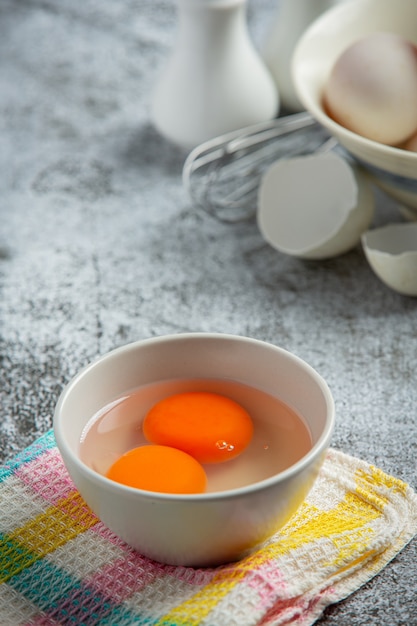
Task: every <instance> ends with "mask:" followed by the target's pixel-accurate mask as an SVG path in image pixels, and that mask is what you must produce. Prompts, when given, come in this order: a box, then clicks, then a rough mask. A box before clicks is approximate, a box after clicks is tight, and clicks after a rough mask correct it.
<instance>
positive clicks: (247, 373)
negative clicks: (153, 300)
mask: <svg viewBox="0 0 417 626" xmlns="http://www.w3.org/2000/svg"><path fill="white" fill-rule="evenodd" d="M172 380H174V381H175V380H179V381H183V382H184V381H185V382H187V381H196V380H197V381H202V383H204V382H205V381H209V382H210V381H211V382H212V381H223V382H224V383H227V384H229V383H231V382H232V383H233V384H236V385H242V386H244V387H245V388H246V387H247V388H250V389H252V390H253V389H254V390H257V391H261V392H262V393H266V394H270V395H271V396H274V397H275V398H278V399H279V401H280V402H282V403H285V405H286V406H287V407H290V409H291V411H294V412H295V413H296V414H297V415H298V416H300V418H301V419H302V422H303V424H304V426H305V427H306V428H307V429H308V432H309V437H311V441H310V444H309V446H308V449H307V450H306V451H305V452H304V453H303V454H302V455H301V456H300V458H297V459H296V460H295V461H294V462H293V463H291V464H290V465H289V466H288V467H283V468H282V470H281V471H279V472H277V473H274V474H272V475H270V476H267V477H265V478H263V479H261V480H258V479H254V481H253V482H250V481H249V482H247V483H246V484H244V485H242V486H240V487H235V488H226V489H224V490H220V489H219V490H217V491H216V490H215V491H211V492H207V493H197V494H181V493H180V494H169V493H157V492H152V491H146V490H143V489H137V488H133V487H129V486H127V485H124V484H121V483H119V482H115V481H113V480H110V479H109V478H107V477H106V475H103V474H101V473H100V472H99V471H96V470H95V469H93V468H92V467H91V466H90V465H89V464H87V463H86V462H84V461H83V460H82V459H81V455H80V446H81V441H82V439H83V436H84V433H85V430H86V428H87V427H88V424H89V422H90V421H91V419H92V417H93V416H94V415H97V414H99V413H100V411H102V410H103V407H105V406H108V405H109V404H111V403H113V402H114V401H115V399H117V398H120V397H122V396H125V395H126V394H129V393H131V391H132V390H133V389H137V388H140V387H141V386H146V385H150V384H159V383H163V382H164V381H172ZM211 382H210V384H211ZM242 388H243V387H242ZM238 400H239V401H240V398H238ZM245 402H246V400H244V401H243V402H242V406H244V404H245ZM261 417H262V419H268V420H269V421H268V424H269V426H268V428H270V429H272V430H271V431H270V432H272V433H273V432H274V430H275V429H278V427H279V425H280V419H281V418H280V417H279V416H278V415H277V414H271V415H269V416H264V415H263V416H261ZM140 419H141V418H140V407H139V413H138V420H140ZM281 426H282V425H281ZM258 427H259V424H257V423H256V420H255V416H254V438H255V435H256V429H257V428H258ZM333 427H334V402H333V399H332V395H331V393H330V390H329V388H328V386H327V384H326V382H325V381H324V380H323V378H322V377H321V376H320V375H319V374H318V373H317V372H316V371H315V370H314V369H313V368H312V367H311V366H309V365H308V364H307V363H305V362H304V361H303V360H301V359H300V358H298V357H297V356H295V355H294V354H291V353H290V352H288V351H286V350H284V349H282V348H280V347H277V346H275V345H272V344H269V343H265V342H263V341H258V340H255V339H251V338H246V337H241V336H234V335H227V334H215V333H186V334H178V335H170V336H163V337H156V338H152V339H147V340H143V341H138V342H135V343H132V344H128V345H126V346H123V347H120V348H117V349H115V350H113V351H112V352H110V353H108V354H105V355H104V356H102V357H100V358H99V359H97V360H96V361H95V362H93V363H92V364H90V365H88V366H87V367H86V368H84V369H83V370H82V371H80V372H79V373H78V374H77V375H76V376H75V378H74V379H73V380H72V381H71V382H70V383H69V384H68V385H67V387H66V388H65V389H64V391H63V392H62V394H61V397H60V399H59V401H58V404H57V407H56V410H55V414H54V432H55V437H56V441H57V445H58V448H59V450H60V452H61V455H62V457H63V460H64V463H65V465H66V467H67V469H68V472H69V474H70V476H71V477H72V479H73V481H74V483H75V485H76V487H77V488H78V490H79V492H80V494H81V495H82V497H83V498H84V499H85V501H86V502H87V504H88V505H89V506H90V508H91V509H92V510H93V512H94V513H95V514H96V515H97V516H98V518H99V519H100V520H101V521H102V522H103V523H104V524H105V525H107V526H108V527H109V528H110V529H111V530H112V531H113V532H114V533H115V534H116V535H118V536H119V537H120V538H122V539H123V540H124V541H126V542H127V543H128V544H129V545H131V546H132V547H133V548H135V549H136V550H138V551H139V552H140V553H141V554H143V555H145V556H147V557H150V558H153V559H156V560H158V561H160V562H163V563H169V564H175V565H185V566H212V565H217V564H220V563H226V562H229V561H234V560H236V559H239V558H242V557H244V556H245V555H247V554H248V553H250V552H251V551H253V550H255V549H256V548H257V547H258V546H259V545H260V544H262V542H264V541H265V540H266V539H268V538H269V537H271V536H272V535H273V534H274V533H275V532H276V531H277V530H278V529H279V528H281V527H282V526H283V525H284V524H285V523H286V522H287V521H288V520H289V518H290V517H291V516H292V515H293V514H294V512H295V511H296V509H297V508H298V507H299V506H300V504H301V503H302V501H303V500H304V498H305V496H306V494H307V493H308V491H309V490H310V488H311V487H312V485H313V483H314V481H315V479H316V477H317V475H318V472H319V469H320V466H321V464H322V462H323V460H324V457H325V453H326V450H327V448H328V446H329V444H330V440H331V435H332V431H333ZM289 436H290V435H289ZM292 441H293V444H294V446H295V445H296V444H297V440H294V439H293V440H292ZM283 445H284V444H283ZM261 447H262V448H264V449H265V450H266V449H267V448H268V441H267V440H266V441H265V442H263V445H262V446H261ZM284 452H285V450H284V449H283V450H282V454H284ZM268 453H271V454H272V455H279V452H276V451H274V450H273V449H271V450H270V451H269V452H268ZM244 454H245V452H242V454H241V457H242V458H243V455H244ZM277 458H278V457H277ZM271 459H274V457H271ZM232 462H233V461H227V463H232ZM224 465H226V463H224ZM254 470H255V468H254ZM254 475H255V474H254Z"/></svg>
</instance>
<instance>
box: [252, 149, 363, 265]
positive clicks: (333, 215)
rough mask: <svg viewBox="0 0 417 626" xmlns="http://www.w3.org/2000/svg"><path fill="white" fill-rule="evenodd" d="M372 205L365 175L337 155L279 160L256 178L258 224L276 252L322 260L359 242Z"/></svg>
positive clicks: (327, 153) (340, 252)
mask: <svg viewBox="0 0 417 626" xmlns="http://www.w3.org/2000/svg"><path fill="white" fill-rule="evenodd" d="M374 205H375V202H374V195H373V191H372V188H371V185H370V184H369V182H368V180H367V178H366V176H365V174H364V173H363V172H361V171H360V170H359V169H358V168H357V167H355V166H354V165H351V164H350V163H349V162H348V161H347V160H346V159H344V158H342V157H340V156H339V155H337V154H335V153H333V152H326V153H324V154H313V155H310V156H302V157H298V158H292V159H282V160H279V161H277V162H276V163H274V164H273V165H272V166H271V167H270V168H269V169H268V170H267V172H266V174H265V175H264V176H263V178H262V181H261V185H260V188H259V196H258V213H257V218H258V226H259V230H260V231H261V233H262V235H263V237H264V239H265V240H266V241H267V242H268V243H269V244H270V245H271V246H273V247H274V248H276V249H277V250H279V251H280V252H283V253H285V254H290V255H292V256H297V257H300V258H304V259H328V258H331V257H334V256H337V255H339V254H343V253H344V252H347V251H348V250H350V249H351V248H353V247H354V246H356V245H357V244H358V243H359V241H360V238H361V235H362V233H363V232H364V231H365V230H366V229H367V228H368V227H369V224H370V223H371V219H372V216H373V213H374Z"/></svg>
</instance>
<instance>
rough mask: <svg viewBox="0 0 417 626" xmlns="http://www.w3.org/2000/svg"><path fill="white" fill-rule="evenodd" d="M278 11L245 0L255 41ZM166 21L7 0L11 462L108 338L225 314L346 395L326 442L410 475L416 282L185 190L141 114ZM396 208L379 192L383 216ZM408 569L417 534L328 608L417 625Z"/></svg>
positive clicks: (2, 243)
mask: <svg viewBox="0 0 417 626" xmlns="http://www.w3.org/2000/svg"><path fill="white" fill-rule="evenodd" d="M275 8H276V2H274V0H252V1H251V2H249V20H250V27H251V31H252V33H253V37H254V38H255V39H256V41H257V42H259V41H260V40H261V37H262V35H263V33H264V31H265V28H266V25H267V24H268V21H269V19H270V16H271V14H272V12H273V11H274V10H275ZM174 26H175V14H174V3H173V2H171V1H168V0H152V2H150V1H149V0H124V1H123V2H114V1H111V0H100V1H99V0H59V1H56V0H20V1H19V2H16V0H2V2H1V6H0V125H1V130H0V159H1V166H0V171H1V175H0V186H1V203H0V215H1V218H0V381H1V382H0V385H1V388H0V401H1V405H0V406H1V412H0V454H1V458H0V460H5V459H8V458H10V457H11V456H13V455H14V454H15V453H16V452H17V451H19V450H21V449H22V448H23V447H25V446H26V445H28V444H29V443H31V442H32V441H33V440H34V439H35V438H36V437H37V435H39V434H42V433H43V432H45V431H46V430H47V429H49V428H50V426H51V419H52V414H53V410H54V405H55V402H56V400H57V397H58V395H59V393H60V391H61V390H62V388H63V386H64V384H65V383H66V382H67V381H68V380H69V379H70V377H71V376H73V375H74V374H75V373H76V372H77V370H78V369H79V368H80V367H81V366H83V365H85V364H86V363H87V362H89V361H90V360H92V359H93V358H95V357H96V356H97V355H99V354H102V353H104V352H106V351H108V350H110V349H111V348H114V347H116V346H119V345H121V344H124V343H127V342H130V341H134V340H137V339H141V338H145V337H149V336H153V335H160V334H165V333H172V332H181V331H219V332H228V333H236V334H244V335H249V336H251V337H255V338H258V339H263V340H266V341H270V342H273V343H276V344H279V345H281V346H283V347H285V348H287V349H289V350H292V351H294V352H295V353H296V354H297V355H299V356H300V357H302V358H304V359H305V360H307V361H308V362H309V363H310V364H311V365H313V366H314V367H315V368H316V369H317V370H318V371H319V372H320V373H321V374H322V375H323V376H324V378H326V379H327V381H328V383H329V386H330V388H331V390H332V392H333V395H334V398H335V403H336V410H337V426H336V430H335V434H334V439H333V445H334V447H336V448H339V449H341V450H343V451H345V452H347V453H350V454H354V455H356V456H360V457H362V458H364V459H366V460H367V461H369V462H372V463H375V464H376V465H378V466H379V467H381V468H382V469H383V470H385V471H387V472H389V473H392V474H394V475H396V476H397V477H399V478H401V479H403V480H405V481H406V482H408V483H410V484H411V485H412V486H413V487H414V488H416V487H417V479H416V464H415V458H416V440H417V428H416V424H417V359H416V353H417V299H413V298H407V297H402V296H400V295H398V294H396V293H394V292H392V291H390V290H389V289H388V288H387V287H385V286H384V285H383V284H382V283H381V282H380V281H379V280H378V279H377V278H376V277H375V275H374V274H373V273H372V272H371V270H370V268H369V266H368V265H367V263H366V261H365V258H364V255H363V252H362V250H361V249H360V247H358V248H357V249H355V250H353V251H351V252H350V253H348V254H345V255H344V256H342V257H339V258H337V259H334V260H331V261H326V262H303V261H300V260H297V259H294V258H290V257H286V256H284V255H281V254H280V253H278V252H276V251H274V250H273V249H272V248H271V247H269V246H268V245H267V244H266V243H265V242H264V241H263V240H262V238H261V236H260V233H259V231H258V229H257V227H256V224H255V223H254V222H248V223H241V224H237V225H226V224H222V223H220V222H217V221H216V220H214V219H213V218H211V217H209V216H208V215H206V214H205V213H204V212H202V211H201V210H196V209H195V208H194V207H193V206H192V205H191V203H190V201H189V200H188V198H187V196H186V194H185V192H184V189H183V186H182V181H181V170H182V165H183V162H184V158H185V156H186V155H185V154H184V153H183V152H182V151H181V150H179V149H177V148H175V147H172V146H170V145H168V144H167V143H166V142H165V141H164V140H163V139H162V138H161V137H159V136H158V134H157V133H156V132H155V130H154V129H153V128H152V125H151V123H150V120H149V97H150V94H151V92H152V89H153V85H154V83H155V77H156V73H157V71H158V69H159V68H160V67H162V65H163V63H164V61H165V59H166V57H167V55H168V54H169V50H170V46H171V43H172V41H173V34H174ZM400 219H401V218H400V217H399V213H398V211H397V208H396V207H395V205H394V204H393V203H392V202H391V201H390V200H388V199H387V198H385V197H383V196H382V194H378V199H377V212H376V216H375V221H374V223H375V224H383V223H386V222H389V221H394V220H395V221H399V220H400ZM416 580H417V544H416V542H415V541H413V542H412V543H411V544H410V545H409V546H408V547H407V548H406V549H405V550H404V551H403V552H402V553H401V554H400V555H399V556H398V557H397V558H396V559H395V560H394V561H393V562H392V563H391V564H390V565H389V566H388V567H387V568H386V569H385V570H384V571H383V572H382V573H381V574H380V575H378V576H377V577H376V578H375V579H373V580H372V581H371V582H370V583H368V584H366V585H365V586H364V587H363V588H361V589H360V590H359V591H358V592H357V593H355V594H354V595H352V596H351V597H349V598H348V599H346V600H345V601H343V602H342V603H340V604H339V605H336V606H333V607H331V608H329V609H328V610H327V611H326V613H325V615H324V617H323V618H322V619H321V620H320V622H319V623H320V624H326V625H328V626H330V625H336V624H337V626H354V625H357V624H360V625H362V624H367V625H371V624H374V625H378V626H380V625H381V624H384V625H389V626H395V625H400V624H404V625H405V624H417V596H416ZM225 626H226V625H225Z"/></svg>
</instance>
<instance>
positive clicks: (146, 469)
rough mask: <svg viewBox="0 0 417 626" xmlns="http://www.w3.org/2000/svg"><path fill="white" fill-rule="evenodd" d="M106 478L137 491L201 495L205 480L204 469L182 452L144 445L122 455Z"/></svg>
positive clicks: (205, 483)
mask: <svg viewBox="0 0 417 626" xmlns="http://www.w3.org/2000/svg"><path fill="white" fill-rule="evenodd" d="M106 476H107V478H110V479H111V480H114V481H116V482H118V483H123V484H124V485H128V486H129V487H135V488H136V489H145V490H147V491H158V492H163V493H177V494H181V493H182V494H186V493H203V492H204V491H205V490H206V486H207V477H206V473H205V471H204V469H203V467H202V466H201V465H200V463H199V462H198V461H196V460H195V459H194V458H193V457H192V456H190V455H189V454H186V453H185V452H183V451H182V450H178V449H176V448H170V447H168V446H158V445H156V446H155V445H145V446H140V447H138V448H133V449H132V450H129V451H128V452H126V453H125V454H123V455H122V456H121V457H120V458H119V459H118V460H117V461H116V462H115V463H113V465H112V466H111V467H110V469H109V470H108V472H107V474H106Z"/></svg>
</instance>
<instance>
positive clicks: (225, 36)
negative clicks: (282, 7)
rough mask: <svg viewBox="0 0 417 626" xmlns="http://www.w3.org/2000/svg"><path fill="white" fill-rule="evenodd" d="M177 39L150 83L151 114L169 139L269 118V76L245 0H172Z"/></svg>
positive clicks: (201, 137) (190, 141)
mask: <svg viewBox="0 0 417 626" xmlns="http://www.w3.org/2000/svg"><path fill="white" fill-rule="evenodd" d="M177 8H178V24H177V39H176V44H175V46H174V50H173V52H172V55H171V58H170V59H169V63H168V66H167V67H166V69H165V71H164V73H163V74H162V76H161V79H160V81H159V83H158V84H157V86H156V89H155V93H154V99H153V103H152V111H151V115H152V119H153V122H154V125H155V127H156V128H157V129H158V131H159V132H160V133H161V134H162V135H163V136H165V137H166V138H167V139H169V140H170V141H172V142H174V143H176V144H178V145H180V146H182V147H184V148H187V149H191V148H192V147H194V146H196V145H198V144H200V143H202V142H203V141H205V140H207V139H210V138H212V137H215V136H217V135H220V134H222V133H225V132H228V131H232V130H237V129H239V128H242V127H244V126H248V125H250V124H255V123H257V122H261V121H265V120H268V119H272V118H273V117H275V115H277V113H278V110H279V97H278V93H277V87H276V85H275V82H274V80H273V78H272V76H271V74H270V72H269V70H268V69H267V67H266V65H265V62H264V61H263V59H262V57H261V55H260V53H259V52H258V51H257V50H256V48H255V47H254V45H253V43H252V41H251V39H250V36H249V32H248V28H247V18H246V0H177Z"/></svg>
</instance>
